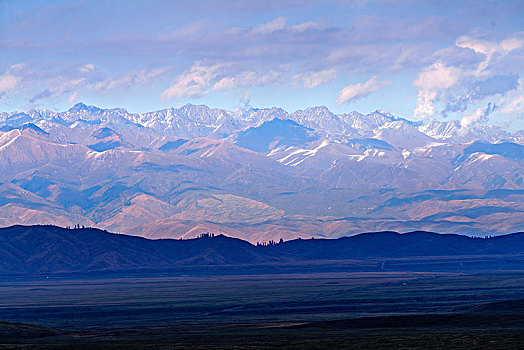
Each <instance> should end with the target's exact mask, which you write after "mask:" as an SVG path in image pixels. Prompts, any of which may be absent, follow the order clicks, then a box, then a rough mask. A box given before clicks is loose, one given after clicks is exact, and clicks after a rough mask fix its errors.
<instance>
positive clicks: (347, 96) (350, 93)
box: [337, 75, 393, 106]
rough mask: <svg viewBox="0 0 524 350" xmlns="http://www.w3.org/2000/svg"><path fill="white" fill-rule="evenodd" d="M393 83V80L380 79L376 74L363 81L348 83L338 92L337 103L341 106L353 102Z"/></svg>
mask: <svg viewBox="0 0 524 350" xmlns="http://www.w3.org/2000/svg"><path fill="white" fill-rule="evenodd" d="M392 84H393V82H391V81H379V80H378V77H377V76H376V75H375V76H374V77H372V78H371V79H369V80H367V81H365V82H363V83H358V84H355V85H348V86H346V87H345V88H343V89H342V90H341V91H340V93H339V94H338V98H337V104H338V105H339V106H340V105H341V104H343V103H347V102H353V101H355V100H357V99H359V98H362V97H366V96H368V95H369V94H371V93H372V92H375V91H378V90H380V89H382V88H384V87H386V86H388V85H392Z"/></svg>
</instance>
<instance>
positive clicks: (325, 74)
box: [293, 69, 337, 89]
mask: <svg viewBox="0 0 524 350" xmlns="http://www.w3.org/2000/svg"><path fill="white" fill-rule="evenodd" d="M336 78H337V71H336V70H335V69H326V70H321V71H318V72H308V73H301V74H295V75H294V76H293V79H294V80H295V81H297V82H299V83H302V84H303V85H304V86H305V87H307V88H309V89H312V88H315V87H317V86H320V85H323V84H327V83H329V82H331V81H333V80H335V79H336Z"/></svg>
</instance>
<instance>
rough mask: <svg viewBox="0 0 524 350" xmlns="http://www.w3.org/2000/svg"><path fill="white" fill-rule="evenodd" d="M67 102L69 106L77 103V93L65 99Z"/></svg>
mask: <svg viewBox="0 0 524 350" xmlns="http://www.w3.org/2000/svg"><path fill="white" fill-rule="evenodd" d="M67 102H69V104H70V105H72V104H75V103H76V102H78V92H73V93H72V94H71V95H70V96H69V98H68V99H67Z"/></svg>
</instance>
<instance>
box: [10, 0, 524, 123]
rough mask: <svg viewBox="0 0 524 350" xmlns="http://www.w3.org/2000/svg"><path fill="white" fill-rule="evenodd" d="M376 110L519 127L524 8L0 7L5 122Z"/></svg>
mask: <svg viewBox="0 0 524 350" xmlns="http://www.w3.org/2000/svg"><path fill="white" fill-rule="evenodd" d="M80 101H81V102H84V103H86V104H89V105H96V106H99V107H102V108H113V107H122V108H126V109H127V110H128V111H130V112H137V113H138V112H146V111H153V110H159V109H164V108H170V107H179V106H182V105H185V104H187V103H192V104H205V105H208V106H210V107H215V108H225V109H229V110H233V109H237V108H251V107H253V108H266V107H281V108H284V109H286V110H287V111H289V112H293V111H295V110H298V109H305V108H308V107H312V106H321V105H323V106H326V107H328V108H329V109H330V110H331V111H333V112H335V113H346V112H351V111H358V112H361V113H370V112H372V111H375V110H384V111H387V112H389V113H392V114H394V115H396V116H399V117H404V118H407V119H411V120H422V119H438V120H451V119H457V120H460V121H461V125H462V126H463V127H471V126H473V125H478V124H490V125H498V126H502V127H504V128H507V129H509V130H520V129H523V128H524V0H522V1H495V0H493V1H490V0H474V1H473V0H471V1H469V0H468V1H457V0H453V1H452V0H449V1H448V0H439V1H432V0H421V1H417V0H404V1H403V0H396V1H393V0H382V1H366V0H331V1H318V0H316V1H311V0H275V1H274V0H257V1H250V0H246V1H240V0H229V1H224V0H201V1H198V0H195V1H167V0H146V1H137V0H135V1H133V0H126V1H123V0H122V1H112V0H104V1H97V0H89V1H87V0H86V1H83V0H81V1H49V0H48V1H32V0H26V1H15V0H13V1H11V0H0V112H13V111H24V110H28V109H31V108H39V109H50V110H54V111H63V110H66V109H68V108H70V107H71V106H72V105H74V104H75V103H77V102H80Z"/></svg>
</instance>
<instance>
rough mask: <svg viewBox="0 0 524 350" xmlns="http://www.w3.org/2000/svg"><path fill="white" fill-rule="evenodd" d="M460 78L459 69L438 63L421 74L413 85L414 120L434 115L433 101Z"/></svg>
mask: <svg viewBox="0 0 524 350" xmlns="http://www.w3.org/2000/svg"><path fill="white" fill-rule="evenodd" d="M460 77H461V72H460V70H459V69H457V68H454V67H446V66H444V65H443V64H442V63H440V62H437V63H435V64H433V65H431V66H430V67H429V68H427V69H426V70H424V71H423V72H421V73H420V74H419V75H418V78H417V80H416V81H415V83H414V84H415V86H416V87H417V89H418V97H417V107H416V108H415V111H414V113H413V116H414V118H415V119H424V118H426V117H430V116H433V115H434V114H435V113H436V109H435V102H434V101H435V99H436V98H437V96H438V95H439V93H441V91H443V90H445V89H449V88H450V87H452V86H453V85H455V84H456V83H457V81H458V80H459V79H460Z"/></svg>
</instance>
